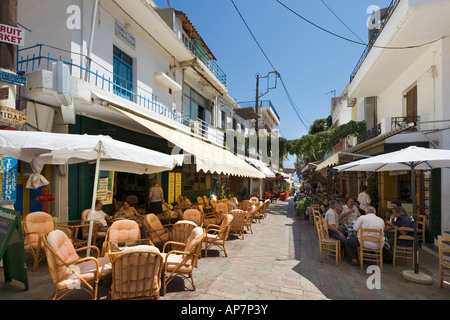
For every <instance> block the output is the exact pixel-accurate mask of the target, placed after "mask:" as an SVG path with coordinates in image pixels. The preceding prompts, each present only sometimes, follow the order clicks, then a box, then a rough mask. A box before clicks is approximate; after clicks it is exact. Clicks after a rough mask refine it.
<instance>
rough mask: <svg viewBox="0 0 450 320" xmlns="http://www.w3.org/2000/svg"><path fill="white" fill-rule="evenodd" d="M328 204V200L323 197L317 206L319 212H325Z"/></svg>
mask: <svg viewBox="0 0 450 320" xmlns="http://www.w3.org/2000/svg"><path fill="white" fill-rule="evenodd" d="M329 206H330V204H329V202H328V199H327V198H325V199H323V202H322V203H321V204H320V207H319V210H320V213H321V214H322V215H324V214H325V213H327V211H328V208H329Z"/></svg>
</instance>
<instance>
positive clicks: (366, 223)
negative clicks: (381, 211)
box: [345, 207, 384, 266]
mask: <svg viewBox="0 0 450 320" xmlns="http://www.w3.org/2000/svg"><path fill="white" fill-rule="evenodd" d="M361 229H377V230H382V238H383V239H382V242H383V246H384V221H383V219H381V218H380V217H378V216H377V215H376V210H375V208H374V207H367V209H366V214H365V215H362V216H360V217H359V218H358V219H357V220H356V222H355V224H354V225H353V230H354V231H357V232H358V233H357V235H356V238H348V239H347V240H345V247H346V248H347V251H346V253H347V258H348V259H349V260H348V263H349V264H351V265H355V266H357V265H359V263H358V259H357V257H358V251H357V249H358V247H359V246H360V242H359V241H360V233H361ZM373 237H378V234H373ZM364 248H368V249H378V243H375V242H371V241H367V242H365V243H364Z"/></svg>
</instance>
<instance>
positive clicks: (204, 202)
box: [203, 196, 209, 206]
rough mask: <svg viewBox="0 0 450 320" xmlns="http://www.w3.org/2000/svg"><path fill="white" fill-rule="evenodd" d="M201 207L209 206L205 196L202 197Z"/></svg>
mask: <svg viewBox="0 0 450 320" xmlns="http://www.w3.org/2000/svg"><path fill="white" fill-rule="evenodd" d="M203 205H205V206H209V200H208V197H206V196H203Z"/></svg>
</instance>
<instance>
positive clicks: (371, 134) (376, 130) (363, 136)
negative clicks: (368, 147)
mask: <svg viewBox="0 0 450 320" xmlns="http://www.w3.org/2000/svg"><path fill="white" fill-rule="evenodd" d="M380 134H381V123H379V124H377V125H376V126H375V127H373V128H372V129H369V130H366V131H364V132H363V133H360V134H359V135H358V137H357V141H358V144H360V143H363V142H364V141H367V140H370V139H372V138H375V137H377V136H379V135H380Z"/></svg>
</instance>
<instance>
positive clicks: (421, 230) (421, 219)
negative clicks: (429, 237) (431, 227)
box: [417, 214, 427, 243]
mask: <svg viewBox="0 0 450 320" xmlns="http://www.w3.org/2000/svg"><path fill="white" fill-rule="evenodd" d="M426 221H427V216H426V215H424V214H419V215H418V220H417V233H418V234H419V235H420V237H419V241H421V242H423V243H425V229H426Z"/></svg>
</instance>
